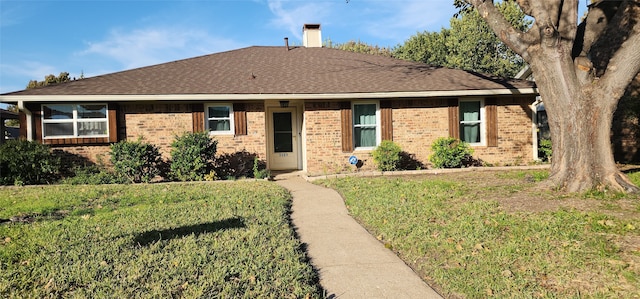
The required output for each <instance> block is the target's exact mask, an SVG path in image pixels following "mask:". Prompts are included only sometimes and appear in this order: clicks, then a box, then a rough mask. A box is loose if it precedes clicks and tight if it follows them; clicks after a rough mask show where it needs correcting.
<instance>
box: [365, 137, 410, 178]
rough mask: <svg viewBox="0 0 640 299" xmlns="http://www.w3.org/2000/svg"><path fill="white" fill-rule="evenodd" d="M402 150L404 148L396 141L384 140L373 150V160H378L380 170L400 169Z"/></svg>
mask: <svg viewBox="0 0 640 299" xmlns="http://www.w3.org/2000/svg"><path fill="white" fill-rule="evenodd" d="M400 152H402V149H401V148H400V146H399V145H397V144H396V143H395V142H393V141H391V140H383V141H382V142H381V143H380V145H378V146H377V147H376V148H375V149H374V150H373V152H372V153H371V155H372V156H373V161H375V162H376V166H377V167H378V170H381V171H392V170H396V169H398V163H399V162H400Z"/></svg>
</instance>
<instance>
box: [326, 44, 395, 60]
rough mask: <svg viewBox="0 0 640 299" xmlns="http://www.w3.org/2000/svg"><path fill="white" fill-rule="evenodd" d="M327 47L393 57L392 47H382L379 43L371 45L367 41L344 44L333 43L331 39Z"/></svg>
mask: <svg viewBox="0 0 640 299" xmlns="http://www.w3.org/2000/svg"><path fill="white" fill-rule="evenodd" d="M327 47H329V48H334V49H340V50H344V51H350V52H356V53H362V54H371V55H379V56H386V57H391V54H392V53H391V49H389V48H386V47H380V46H377V45H369V44H367V43H364V42H361V41H348V42H346V43H344V44H335V45H333V44H331V41H328V45H327Z"/></svg>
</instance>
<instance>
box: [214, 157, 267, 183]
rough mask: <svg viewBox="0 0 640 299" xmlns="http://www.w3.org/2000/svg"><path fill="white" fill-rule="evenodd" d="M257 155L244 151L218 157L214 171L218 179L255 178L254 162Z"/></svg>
mask: <svg viewBox="0 0 640 299" xmlns="http://www.w3.org/2000/svg"><path fill="white" fill-rule="evenodd" d="M256 157H257V155H256V154H254V153H249V152H247V151H246V150H242V151H239V152H235V153H229V154H224V155H220V156H218V157H216V159H215V161H214V169H215V174H216V177H218V178H230V177H232V178H240V177H252V176H253V161H254V159H256Z"/></svg>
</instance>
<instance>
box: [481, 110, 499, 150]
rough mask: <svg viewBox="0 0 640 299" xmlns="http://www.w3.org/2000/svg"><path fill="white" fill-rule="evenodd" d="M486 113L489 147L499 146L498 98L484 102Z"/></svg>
mask: <svg viewBox="0 0 640 299" xmlns="http://www.w3.org/2000/svg"><path fill="white" fill-rule="evenodd" d="M484 113H485V115H486V118H487V146H490V147H496V146H498V106H497V100H496V98H487V99H485V100H484Z"/></svg>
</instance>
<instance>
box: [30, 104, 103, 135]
mask: <svg viewBox="0 0 640 299" xmlns="http://www.w3.org/2000/svg"><path fill="white" fill-rule="evenodd" d="M108 123H109V121H108V115H107V104H50V105H49V104H48V105H42V133H43V137H44V138H76V137H108V136H109V132H108V128H109V125H108Z"/></svg>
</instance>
